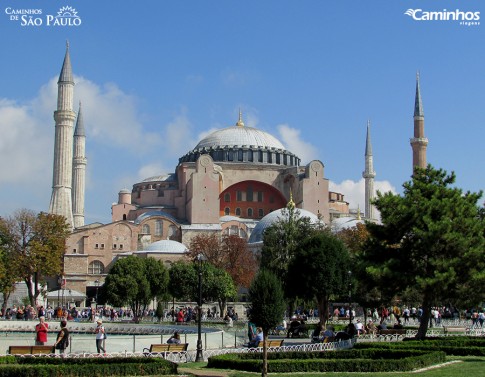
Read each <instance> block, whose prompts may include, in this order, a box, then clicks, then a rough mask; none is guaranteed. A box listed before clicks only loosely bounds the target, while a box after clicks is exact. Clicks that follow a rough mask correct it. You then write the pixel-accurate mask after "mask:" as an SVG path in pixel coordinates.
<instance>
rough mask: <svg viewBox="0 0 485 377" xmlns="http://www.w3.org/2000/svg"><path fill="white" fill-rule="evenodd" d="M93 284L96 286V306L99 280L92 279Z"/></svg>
mask: <svg viewBox="0 0 485 377" xmlns="http://www.w3.org/2000/svg"><path fill="white" fill-rule="evenodd" d="M94 285H95V286H96V306H98V287H99V280H98V279H96V280H95V281H94Z"/></svg>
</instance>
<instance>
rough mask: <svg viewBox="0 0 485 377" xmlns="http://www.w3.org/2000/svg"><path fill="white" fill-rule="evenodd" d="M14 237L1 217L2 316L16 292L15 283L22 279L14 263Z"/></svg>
mask: <svg viewBox="0 0 485 377" xmlns="http://www.w3.org/2000/svg"><path fill="white" fill-rule="evenodd" d="M11 240H12V235H11V233H10V232H9V224H8V222H7V221H6V220H5V219H4V218H2V217H0V292H2V295H3V303H2V314H4V313H5V309H6V308H7V301H8V299H9V297H10V295H11V294H12V292H14V291H15V283H16V282H17V281H19V280H20V279H21V276H20V274H19V273H18V271H17V270H16V269H15V268H12V266H14V263H13V261H14V260H13V254H12V248H11V247H9V245H11Z"/></svg>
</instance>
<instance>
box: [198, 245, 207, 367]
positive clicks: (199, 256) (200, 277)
mask: <svg viewBox="0 0 485 377" xmlns="http://www.w3.org/2000/svg"><path fill="white" fill-rule="evenodd" d="M205 260H207V258H206V257H205V255H204V254H202V253H200V254H198V255H197V262H198V267H199V301H198V303H197V305H198V308H197V354H196V356H195V361H196V362H198V361H204V355H203V354H202V262H203V261H205Z"/></svg>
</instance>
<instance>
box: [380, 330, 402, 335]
mask: <svg viewBox="0 0 485 377" xmlns="http://www.w3.org/2000/svg"><path fill="white" fill-rule="evenodd" d="M377 333H378V334H379V335H406V330H405V329H382V330H379V331H378V332H377Z"/></svg>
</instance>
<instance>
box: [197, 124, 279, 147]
mask: <svg viewBox="0 0 485 377" xmlns="http://www.w3.org/2000/svg"><path fill="white" fill-rule="evenodd" d="M235 145H237V146H242V145H246V146H248V147H249V146H251V145H253V146H256V147H262V148H275V149H282V150H285V147H284V146H283V144H281V142H280V141H279V140H278V139H277V138H275V137H274V136H273V135H271V134H269V133H267V132H265V131H262V130H258V129H256V128H252V127H241V126H232V127H227V128H223V129H222V130H217V131H215V132H213V133H211V134H210V135H209V136H206V137H205V138H203V139H202V140H201V141H199V144H197V146H196V147H195V150H197V149H202V148H218V147H225V146H228V147H233V146H235Z"/></svg>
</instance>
